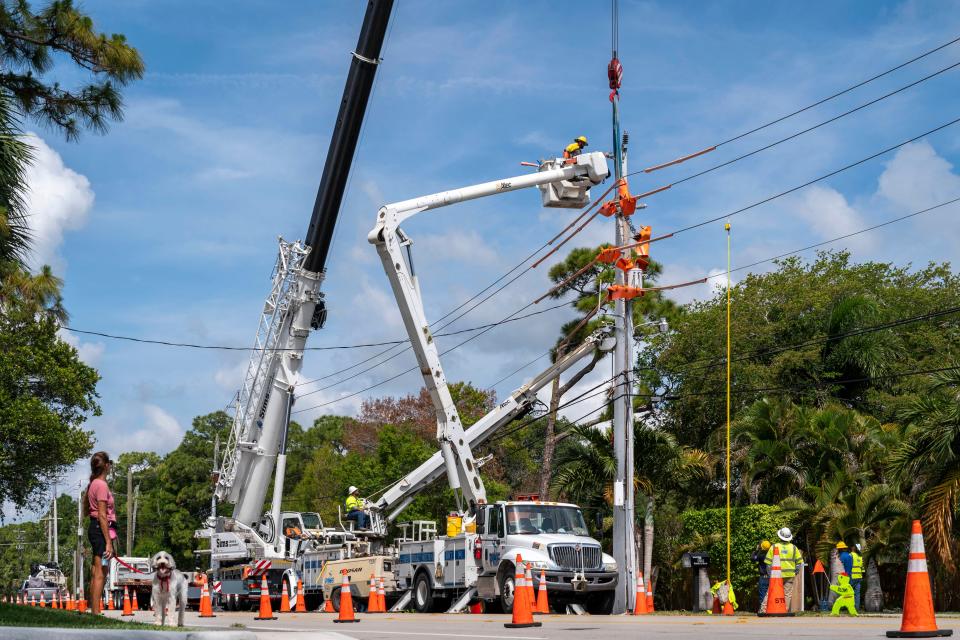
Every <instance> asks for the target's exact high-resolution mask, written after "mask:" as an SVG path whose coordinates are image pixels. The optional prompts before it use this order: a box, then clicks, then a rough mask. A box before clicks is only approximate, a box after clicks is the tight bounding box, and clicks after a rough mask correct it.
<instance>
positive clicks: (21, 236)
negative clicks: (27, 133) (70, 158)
mask: <svg viewBox="0 0 960 640" xmlns="http://www.w3.org/2000/svg"><path fill="white" fill-rule="evenodd" d="M31 159H32V154H31V148H30V145H28V144H27V143H26V142H24V140H23V137H22V134H21V131H20V123H19V121H18V120H17V118H16V116H15V115H14V113H13V111H12V110H11V108H10V97H9V96H8V95H6V94H5V93H3V92H0V263H7V262H10V263H13V264H14V265H15V266H19V267H24V266H25V264H26V257H27V252H28V250H29V245H30V232H29V228H28V227H27V210H26V203H25V200H24V196H25V195H26V192H27V179H26V168H27V165H28V164H29V163H30V160H31Z"/></svg>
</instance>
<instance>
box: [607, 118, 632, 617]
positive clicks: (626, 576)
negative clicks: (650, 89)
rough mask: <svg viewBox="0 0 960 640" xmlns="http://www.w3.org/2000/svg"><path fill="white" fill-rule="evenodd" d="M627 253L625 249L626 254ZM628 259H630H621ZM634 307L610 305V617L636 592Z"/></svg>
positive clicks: (619, 224) (622, 230) (618, 238)
mask: <svg viewBox="0 0 960 640" xmlns="http://www.w3.org/2000/svg"><path fill="white" fill-rule="evenodd" d="M617 111H618V110H617V100H616V99H615V100H614V114H615V115H614V122H615V126H614V130H615V134H614V135H615V136H616V138H615V142H616V145H615V147H614V149H615V151H614V154H615V156H616V160H618V162H615V163H614V164H615V168H616V178H617V179H618V180H619V179H620V178H622V177H623V160H624V158H625V156H626V150H625V149H624V148H623V147H622V144H621V142H622V141H621V139H620V127H619V114H618V113H617ZM615 226H616V233H615V237H614V244H615V246H622V245H625V244H628V243H629V242H630V241H631V240H632V236H631V233H630V226H629V224H628V223H627V220H626V218H625V217H624V216H623V215H621V214H617V216H616V225H615ZM627 253H629V251H627ZM626 257H629V256H626ZM615 281H616V284H618V285H621V286H635V283H632V282H629V281H628V277H627V273H626V272H624V271H623V270H622V269H615ZM632 312H633V304H632V302H629V301H627V300H623V299H620V300H617V301H616V302H615V307H614V313H613V320H614V334H615V335H616V338H617V346H616V349H615V350H614V352H613V369H614V379H613V384H614V388H613V450H614V456H615V457H616V461H617V471H616V476H615V478H614V485H613V557H614V558H615V559H616V561H617V568H618V571H619V574H620V576H619V582H618V585H617V592H616V600H615V601H614V606H613V613H625V612H626V611H628V610H629V609H631V608H632V607H633V606H634V600H635V597H636V589H635V588H634V586H633V585H634V578H635V576H636V570H635V567H636V540H635V531H634V524H633V523H634V504H633V503H634V491H633V475H634V473H633V405H632V403H631V398H630V393H631V392H632V389H633V360H634V358H633V317H632Z"/></svg>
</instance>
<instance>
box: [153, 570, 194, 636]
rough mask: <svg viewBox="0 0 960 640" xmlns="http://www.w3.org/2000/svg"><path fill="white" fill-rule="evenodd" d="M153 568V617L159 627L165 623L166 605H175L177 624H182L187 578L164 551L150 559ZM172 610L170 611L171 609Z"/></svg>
mask: <svg viewBox="0 0 960 640" xmlns="http://www.w3.org/2000/svg"><path fill="white" fill-rule="evenodd" d="M150 567H151V568H152V569H153V591H152V593H151V598H152V602H153V619H154V622H156V623H157V624H158V625H160V626H161V627H162V626H163V625H165V624H166V623H167V606H168V605H169V606H171V608H172V607H173V606H176V607H177V626H178V627H182V626H183V612H184V610H186V608H187V578H186V576H184V575H183V572H182V571H177V564H176V562H174V560H173V557H172V556H171V555H170V554H169V553H167V552H166V551H160V552H159V553H157V554H155V555H154V556H153V558H151V560H150ZM171 612H172V611H171Z"/></svg>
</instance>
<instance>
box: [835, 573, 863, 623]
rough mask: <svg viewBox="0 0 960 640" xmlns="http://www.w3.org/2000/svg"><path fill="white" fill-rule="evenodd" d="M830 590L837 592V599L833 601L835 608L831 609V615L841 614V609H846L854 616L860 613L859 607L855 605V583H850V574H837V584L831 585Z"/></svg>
mask: <svg viewBox="0 0 960 640" xmlns="http://www.w3.org/2000/svg"><path fill="white" fill-rule="evenodd" d="M830 590H831V591H833V592H834V593H835V594H837V599H836V600H834V602H833V608H832V609H830V615H832V616H839V615H840V610H841V609H846V610H847V613H849V614H850V615H852V616H858V615H860V614H859V613H857V608H856V607H855V606H854V605H853V585H851V584H850V576H848V575H847V574H846V573H841V574H840V575H838V576H837V584H832V585H830Z"/></svg>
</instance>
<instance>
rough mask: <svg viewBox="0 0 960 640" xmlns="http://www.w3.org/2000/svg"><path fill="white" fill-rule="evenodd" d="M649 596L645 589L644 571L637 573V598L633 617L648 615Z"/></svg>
mask: <svg viewBox="0 0 960 640" xmlns="http://www.w3.org/2000/svg"><path fill="white" fill-rule="evenodd" d="M647 613H648V612H647V594H646V591H645V590H644V588H643V571H640V572H638V573H637V597H636V600H635V601H634V603H633V615H635V616H645V615H647Z"/></svg>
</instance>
